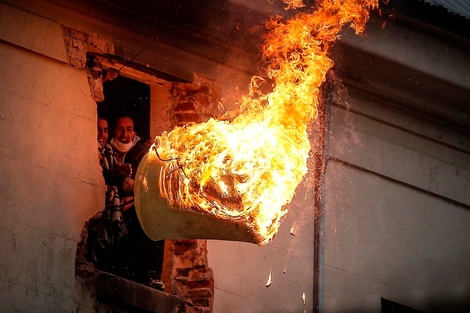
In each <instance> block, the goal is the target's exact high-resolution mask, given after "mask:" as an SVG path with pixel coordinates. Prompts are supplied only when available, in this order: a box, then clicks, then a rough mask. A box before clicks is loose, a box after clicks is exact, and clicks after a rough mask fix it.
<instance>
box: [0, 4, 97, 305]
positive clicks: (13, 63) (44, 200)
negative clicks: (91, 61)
mask: <svg viewBox="0 0 470 313" xmlns="http://www.w3.org/2000/svg"><path fill="white" fill-rule="evenodd" d="M0 38H1V40H2V41H3V42H2V43H1V44H0V73H1V77H2V83H1V85H0V132H1V133H2V136H1V138H0V164H1V165H0V176H1V177H2V178H1V179H2V187H1V188H0V199H1V204H0V238H2V240H1V242H0V251H1V252H0V268H1V270H0V289H1V290H2V291H1V292H0V307H1V308H2V309H1V310H2V312H72V311H77V312H78V311H80V312H94V311H95V310H94V309H93V304H92V301H91V300H90V299H89V298H88V296H87V292H86V291H85V292H84V290H82V288H83V287H81V285H80V284H79V283H78V282H77V281H76V278H75V251H76V248H77V243H78V241H79V240H80V232H81V230H82V227H83V224H84V222H85V221H86V220H87V219H88V218H90V217H91V216H92V215H93V214H94V213H95V212H96V211H98V210H99V209H101V208H102V207H103V197H102V195H103V194H104V185H103V180H102V176H101V172H100V169H99V167H98V162H97V153H96V103H95V102H94V101H93V100H92V97H91V95H90V87H89V85H88V80H87V75H86V73H85V72H83V71H80V70H76V69H72V68H71V67H70V66H69V65H67V63H66V62H67V59H66V50H65V45H64V40H63V36H62V29H61V27H60V25H58V24H56V23H53V22H51V21H48V20H45V19H42V18H39V17H37V16H33V15H30V14H27V13H25V12H24V11H19V10H16V9H13V8H11V7H8V6H7V5H4V4H0Z"/></svg>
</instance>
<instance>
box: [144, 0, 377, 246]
mask: <svg viewBox="0 0 470 313" xmlns="http://www.w3.org/2000/svg"><path fill="white" fill-rule="evenodd" d="M286 1H287V0H286ZM298 2H299V1H295V2H293V4H292V5H291V7H300V5H298V4H296V3H298ZM377 2H378V0H362V1H361V0H323V1H319V3H318V4H317V7H316V8H315V10H314V12H313V13H299V14H297V15H296V16H295V17H294V18H292V19H290V20H288V21H283V20H281V19H272V20H271V21H270V22H269V23H268V25H267V27H268V29H269V34H268V37H267V40H266V43H265V45H264V47H263V54H264V56H265V58H266V60H268V61H269V62H270V63H269V64H270V65H269V66H268V68H267V80H264V79H262V78H260V77H253V79H252V84H251V86H250V92H249V94H248V95H246V96H244V97H242V99H241V100H240V101H239V106H240V111H239V114H238V115H237V117H236V118H234V119H233V120H231V121H228V120H225V119H224V118H221V119H210V120H209V121H207V122H205V123H200V124H190V125H187V126H185V127H177V128H175V129H173V130H172V131H170V132H168V133H166V132H165V133H163V134H162V135H161V136H159V137H157V138H156V139H155V143H154V145H153V146H152V148H151V149H150V151H149V154H148V156H147V157H146V158H145V159H144V160H143V161H142V162H145V163H148V164H149V163H152V162H158V163H160V164H161V165H160V166H161V169H160V173H159V186H158V187H159V192H160V196H161V198H162V199H164V200H165V201H166V202H167V203H168V205H169V206H171V207H172V208H174V209H175V210H183V211H184V210H189V211H196V212H198V213H202V214H208V215H211V216H214V217H216V218H218V219H222V220H226V221H230V222H231V223H235V224H237V225H240V226H241V227H244V228H246V229H249V231H250V232H251V233H253V234H254V237H255V240H254V241H255V242H256V243H257V244H259V245H265V244H267V243H269V242H270V241H271V239H272V238H273V236H274V235H275V234H276V233H277V230H278V228H279V225H280V221H281V218H282V217H283V216H284V215H285V214H286V213H287V205H288V204H289V203H290V201H291V200H292V198H293V197H294V194H295V190H296V188H297V186H298V185H299V184H300V182H301V180H302V178H303V176H304V175H305V174H306V173H307V159H308V156H309V152H310V149H311V145H310V140H309V135H308V132H307V129H308V126H309V124H310V123H311V122H312V121H313V120H314V119H315V118H316V116H317V113H318V112H317V103H318V95H319V88H320V86H321V84H322V83H323V82H324V81H325V77H326V73H327V71H328V70H329V69H330V68H331V67H332V66H333V61H332V60H331V59H329V57H328V50H329V48H330V46H331V45H332V44H333V43H334V42H335V40H336V39H337V37H338V33H339V32H340V30H341V28H342V27H343V25H345V24H350V26H351V27H352V28H353V29H354V30H355V31H356V33H360V32H362V31H363V29H364V27H365V23H366V21H367V20H368V17H369V10H370V9H371V8H376V7H377V6H378V3H377ZM294 4H295V5H294ZM266 81H269V82H272V89H271V91H270V92H268V93H263V92H262V91H261V90H260V87H259V86H260V85H261V84H263V83H264V84H265V83H266ZM144 167H145V165H144ZM141 183H142V185H143V186H144V187H143V188H144V191H146V189H145V188H147V181H146V179H145V178H144V179H143V181H142V182H141ZM140 206H142V204H141V205H140ZM141 210H142V209H141ZM141 215H142V214H141V213H139V218H141ZM144 230H145V227H144ZM161 239H172V238H161ZM173 239H174V238H173Z"/></svg>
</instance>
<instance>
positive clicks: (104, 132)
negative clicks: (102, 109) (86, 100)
mask: <svg viewBox="0 0 470 313" xmlns="http://www.w3.org/2000/svg"><path fill="white" fill-rule="evenodd" d="M108 131H109V129H108V122H107V121H106V120H103V119H99V120H98V144H99V146H100V148H103V147H104V146H105V145H106V141H108V135H109V133H108Z"/></svg>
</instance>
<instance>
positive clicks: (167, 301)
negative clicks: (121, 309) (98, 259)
mask: <svg viewBox="0 0 470 313" xmlns="http://www.w3.org/2000/svg"><path fill="white" fill-rule="evenodd" d="M95 287H96V295H97V296H98V297H99V298H100V300H104V301H106V302H107V303H108V304H110V302H111V303H112V304H113V305H114V303H115V304H116V306H120V305H123V304H124V305H126V304H127V306H132V307H136V308H140V309H144V310H147V311H149V312H156V313H179V312H185V305H184V304H185V301H184V299H182V298H180V297H177V296H174V295H171V294H167V293H165V292H163V291H159V290H157V289H154V288H151V287H148V286H145V285H142V284H138V283H135V282H133V281H130V280H127V279H124V278H121V277H118V276H116V275H113V274H110V273H106V272H101V273H99V274H98V276H97V277H96V281H95Z"/></svg>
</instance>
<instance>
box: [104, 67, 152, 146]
mask: <svg viewBox="0 0 470 313" xmlns="http://www.w3.org/2000/svg"><path fill="white" fill-rule="evenodd" d="M103 90H104V97H105V99H104V101H102V102H100V103H98V115H100V116H105V117H106V118H107V119H108V121H109V122H110V126H111V127H112V121H113V120H114V117H115V116H117V115H120V114H123V113H126V114H130V115H131V116H132V117H133V118H134V122H135V125H134V128H135V130H136V132H137V135H138V136H139V137H140V138H147V137H149V136H150V86H148V85H146V84H144V83H141V82H139V81H136V80H133V79H130V78H127V77H124V76H118V77H117V78H116V79H114V80H112V81H107V82H105V83H104V84H103ZM110 135H111V134H110Z"/></svg>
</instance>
